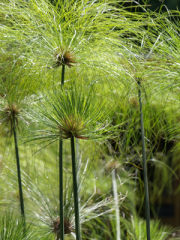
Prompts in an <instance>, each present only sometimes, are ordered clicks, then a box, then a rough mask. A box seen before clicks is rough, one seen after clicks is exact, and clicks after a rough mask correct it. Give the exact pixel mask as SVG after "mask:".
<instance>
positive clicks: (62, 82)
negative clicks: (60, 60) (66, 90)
mask: <svg viewBox="0 0 180 240" xmlns="http://www.w3.org/2000/svg"><path fill="white" fill-rule="evenodd" d="M64 76H65V65H64V64H63V65H62V74H61V88H63V86H64Z"/></svg>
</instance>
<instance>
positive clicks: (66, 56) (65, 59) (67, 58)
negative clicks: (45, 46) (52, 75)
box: [54, 47, 76, 67]
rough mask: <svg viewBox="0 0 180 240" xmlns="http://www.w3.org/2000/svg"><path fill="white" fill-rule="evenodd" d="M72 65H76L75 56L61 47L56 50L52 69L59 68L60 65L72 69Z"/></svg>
mask: <svg viewBox="0 0 180 240" xmlns="http://www.w3.org/2000/svg"><path fill="white" fill-rule="evenodd" d="M74 64H76V61H75V56H74V55H73V52H72V51H71V50H66V49H65V48H62V47H59V48H57V49H56V51H55V53H54V67H60V66H61V65H66V66H68V67H72V66H74Z"/></svg>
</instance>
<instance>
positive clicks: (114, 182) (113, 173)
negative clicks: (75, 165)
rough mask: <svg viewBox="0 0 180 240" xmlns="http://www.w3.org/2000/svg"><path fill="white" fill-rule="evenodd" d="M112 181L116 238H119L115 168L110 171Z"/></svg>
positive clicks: (118, 239) (117, 239) (119, 239)
mask: <svg viewBox="0 0 180 240" xmlns="http://www.w3.org/2000/svg"><path fill="white" fill-rule="evenodd" d="M112 183H113V195H114V202H115V210H116V240H121V229H120V216H119V205H118V194H117V184H116V173H115V169H114V170H113V171H112Z"/></svg>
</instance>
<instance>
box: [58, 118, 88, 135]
mask: <svg viewBox="0 0 180 240" xmlns="http://www.w3.org/2000/svg"><path fill="white" fill-rule="evenodd" d="M58 128H59V130H60V132H61V137H62V138H64V139H67V138H71V137H72V136H74V137H75V138H80V139H87V137H84V136H83V135H84V133H85V125H84V124H83V121H82V119H80V118H79V117H78V116H74V115H71V116H69V118H66V119H64V124H63V126H59V127H58Z"/></svg>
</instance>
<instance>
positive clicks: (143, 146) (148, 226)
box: [137, 79, 151, 240]
mask: <svg viewBox="0 0 180 240" xmlns="http://www.w3.org/2000/svg"><path fill="white" fill-rule="evenodd" d="M137 83H138V95H139V106H140V118H141V137H142V153H143V175H144V187H145V205H146V231H147V240H151V237H150V210H149V191H148V180H147V168H146V151H145V141H144V122H143V112H142V102H141V81H140V79H137Z"/></svg>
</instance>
